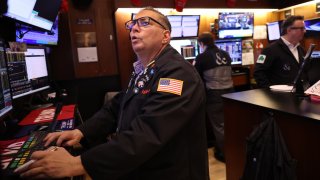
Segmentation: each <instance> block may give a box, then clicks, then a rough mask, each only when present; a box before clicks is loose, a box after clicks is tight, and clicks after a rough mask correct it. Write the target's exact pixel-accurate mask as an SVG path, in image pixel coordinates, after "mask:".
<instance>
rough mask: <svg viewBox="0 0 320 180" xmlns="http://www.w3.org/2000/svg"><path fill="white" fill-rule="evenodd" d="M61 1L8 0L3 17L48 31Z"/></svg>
mask: <svg viewBox="0 0 320 180" xmlns="http://www.w3.org/2000/svg"><path fill="white" fill-rule="evenodd" d="M60 4H61V0H50V1H45V0H8V12H7V13H5V14H4V15H5V16H7V17H9V18H12V19H15V20H18V21H20V22H23V23H27V24H30V25H33V26H36V27H39V28H42V29H45V30H48V31H50V30H51V28H52V25H53V23H54V21H55V19H56V17H57V15H58V11H59V9H60Z"/></svg>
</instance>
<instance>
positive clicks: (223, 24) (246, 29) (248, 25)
mask: <svg viewBox="0 0 320 180" xmlns="http://www.w3.org/2000/svg"><path fill="white" fill-rule="evenodd" d="M218 20H219V31H218V32H219V38H221V39H224V38H240V37H252V35H253V26H254V14H253V12H220V13H219V17H218Z"/></svg>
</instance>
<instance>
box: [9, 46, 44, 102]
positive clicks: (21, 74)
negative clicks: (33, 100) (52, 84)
mask: <svg viewBox="0 0 320 180" xmlns="http://www.w3.org/2000/svg"><path fill="white" fill-rule="evenodd" d="M6 54H7V66H8V75H9V82H10V86H11V91H12V97H13V99H16V98H18V97H21V96H25V95H28V94H32V93H35V92H38V91H41V90H44V89H48V88H49V78H48V68H47V61H46V53H45V49H44V48H43V47H28V49H27V51H26V52H7V53H6Z"/></svg>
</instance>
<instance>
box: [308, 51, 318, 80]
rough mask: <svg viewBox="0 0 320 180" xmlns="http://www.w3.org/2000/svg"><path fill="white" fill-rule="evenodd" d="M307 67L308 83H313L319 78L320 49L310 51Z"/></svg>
mask: <svg viewBox="0 0 320 180" xmlns="http://www.w3.org/2000/svg"><path fill="white" fill-rule="evenodd" d="M309 68H310V69H308V71H307V75H308V79H309V83H310V85H313V84H315V83H316V82H318V81H319V80H320V73H319V69H320V51H313V52H312V54H311V61H310V65H309Z"/></svg>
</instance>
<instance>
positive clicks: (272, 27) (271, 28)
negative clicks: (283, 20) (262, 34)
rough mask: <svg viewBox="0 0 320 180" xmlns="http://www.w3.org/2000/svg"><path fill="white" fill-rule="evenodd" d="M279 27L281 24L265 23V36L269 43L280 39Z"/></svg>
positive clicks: (277, 22)
mask: <svg viewBox="0 0 320 180" xmlns="http://www.w3.org/2000/svg"><path fill="white" fill-rule="evenodd" d="M280 26H281V24H280V22H279V21H276V22H271V23H267V34H268V40H269V41H274V40H278V39H279V38H280V36H281V31H280Z"/></svg>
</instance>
